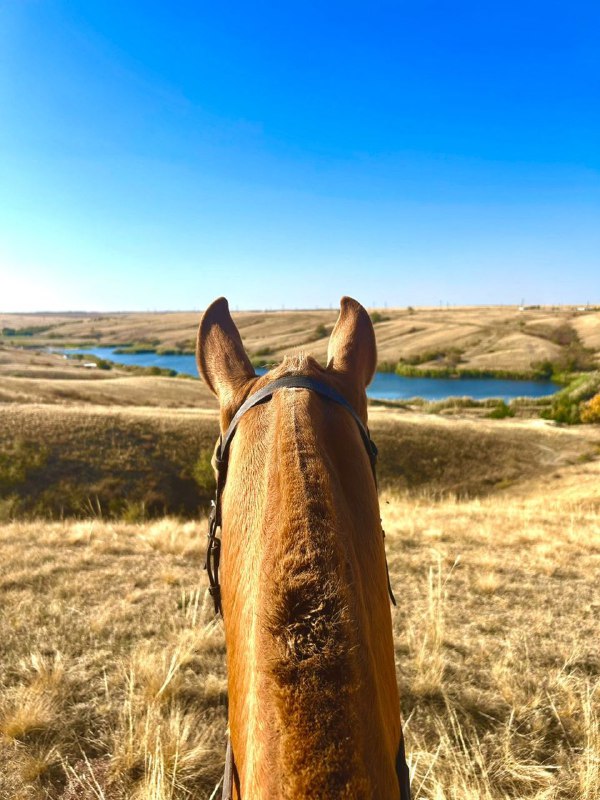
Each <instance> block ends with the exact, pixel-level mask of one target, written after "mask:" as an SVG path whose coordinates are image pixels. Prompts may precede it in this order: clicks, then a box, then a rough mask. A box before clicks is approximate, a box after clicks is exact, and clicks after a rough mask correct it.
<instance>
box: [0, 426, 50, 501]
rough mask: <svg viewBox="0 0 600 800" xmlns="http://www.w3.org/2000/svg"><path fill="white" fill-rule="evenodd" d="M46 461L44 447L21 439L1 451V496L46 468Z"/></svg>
mask: <svg viewBox="0 0 600 800" xmlns="http://www.w3.org/2000/svg"><path fill="white" fill-rule="evenodd" d="M46 460H47V452H46V450H45V448H44V447H39V446H36V445H35V444H33V443H32V442H25V441H22V440H21V439H17V440H16V441H15V442H13V443H12V444H11V445H9V446H8V447H6V449H4V450H2V451H0V494H4V493H5V492H8V491H10V490H11V489H14V488H16V487H17V486H20V485H21V484H23V483H25V481H26V480H27V478H28V477H29V476H30V475H31V474H32V473H34V472H36V471H37V470H39V469H41V468H42V467H44V465H45V464H46Z"/></svg>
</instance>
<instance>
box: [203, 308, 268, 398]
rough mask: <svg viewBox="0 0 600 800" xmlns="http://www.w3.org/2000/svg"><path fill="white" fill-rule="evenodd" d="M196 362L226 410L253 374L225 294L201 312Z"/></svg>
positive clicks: (253, 376)
mask: <svg viewBox="0 0 600 800" xmlns="http://www.w3.org/2000/svg"><path fill="white" fill-rule="evenodd" d="M196 362H197V364H198V372H199V373H200V375H201V376H202V377H203V378H204V381H205V383H206V384H207V385H208V388H209V389H211V391H213V392H214V394H216V395H217V397H218V398H219V403H220V405H221V409H222V410H225V411H226V410H228V407H229V406H230V405H231V404H232V403H233V402H234V401H235V397H236V395H237V393H238V392H239V391H240V390H241V389H243V387H244V386H245V385H246V383H247V382H248V381H249V380H250V379H251V378H255V377H256V374H255V372H254V369H253V367H252V364H251V363H250V359H249V358H248V356H247V355H246V351H245V350H244V345H243V344H242V338H241V336H240V333H239V331H238V329H237V328H236V326H235V322H234V321H233V320H232V318H231V314H230V313H229V306H228V304H227V300H226V299H225V298H224V297H219V299H218V300H215V301H214V303H211V305H210V306H209V307H208V308H207V309H206V311H205V312H204V314H203V316H202V319H201V321H200V327H199V329H198V340H197V343H196Z"/></svg>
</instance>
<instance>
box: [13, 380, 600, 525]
mask: <svg viewBox="0 0 600 800" xmlns="http://www.w3.org/2000/svg"><path fill="white" fill-rule="evenodd" d="M101 383H104V382H101ZM370 420H371V430H372V432H373V436H374V438H375V441H376V442H377V445H378V447H379V452H380V457H379V476H380V481H381V485H382V486H387V487H391V488H394V489H396V490H398V489H403V488H408V489H411V490H413V491H415V490H421V489H426V490H427V491H428V492H430V493H432V492H433V493H437V494H440V495H443V494H448V493H453V494H459V495H461V496H465V495H482V494H487V493H489V492H492V491H496V490H498V489H499V488H506V487H508V486H514V485H516V484H518V483H519V482H521V481H523V479H524V478H528V477H533V476H536V475H543V476H548V475H554V474H556V472H558V470H559V469H560V468H562V467H563V466H565V465H568V464H573V463H578V462H584V461H586V460H589V459H593V458H595V457H596V456H597V455H598V453H599V450H600V429H598V427H597V426H593V425H586V426H570V427H567V428H561V427H557V426H555V425H553V424H549V423H547V422H545V421H541V420H537V421H534V420H525V421H523V420H516V419H515V420H472V419H463V418H460V417H459V416H458V415H455V416H453V417H451V418H444V417H438V416H432V415H430V414H418V413H411V412H405V411H402V410H390V409H385V408H381V407H373V408H372V409H371V412H370ZM217 435H218V421H217V416H216V414H214V413H212V412H210V411H207V410H204V409H195V410H192V409H169V410H166V409H155V408H148V407H146V408H123V407H110V406H85V405H72V406H66V407H63V406H51V405H37V404H24V405H18V404H7V405H2V404H0V519H5V520H6V519H12V518H15V517H21V518H22V517H23V516H25V515H29V516H37V517H40V516H48V517H53V518H62V517H65V516H90V515H94V516H98V517H101V518H119V517H120V518H125V519H128V520H130V521H138V520H141V519H143V518H150V517H156V516H157V515H164V514H165V513H166V514H177V515H182V516H187V517H191V518H195V517H196V516H197V514H198V512H199V510H200V509H203V508H204V507H205V506H206V504H207V503H208V501H209V499H210V497H211V496H212V494H213V491H214V486H213V482H212V472H211V471H210V468H209V469H208V470H207V469H205V467H206V466H207V463H208V459H209V456H210V454H211V453H212V450H213V447H214V443H215V441H216V438H217ZM199 465H200V467H201V468H199Z"/></svg>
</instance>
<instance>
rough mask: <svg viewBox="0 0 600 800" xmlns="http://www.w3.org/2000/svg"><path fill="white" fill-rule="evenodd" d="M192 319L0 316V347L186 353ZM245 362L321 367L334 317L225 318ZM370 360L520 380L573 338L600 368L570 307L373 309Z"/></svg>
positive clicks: (599, 337)
mask: <svg viewBox="0 0 600 800" xmlns="http://www.w3.org/2000/svg"><path fill="white" fill-rule="evenodd" d="M199 316H200V314H199V312H170V313H167V312H165V313H155V314H143V313H137V314H134V313H120V314H63V315H61V314H53V315H41V314H40V315H36V314H0V331H2V330H5V331H6V330H7V329H8V330H9V331H11V335H9V336H6V335H5V336H1V337H0V343H4V344H18V345H31V344H34V343H39V344H44V345H58V344H82V343H87V344H96V345H103V344H107V345H108V344H111V345H128V346H132V345H133V346H136V347H145V348H156V349H159V350H178V351H189V352H191V351H193V348H194V342H195V336H196V329H197V326H198V320H199ZM233 316H234V319H235V322H236V324H237V326H238V327H239V330H240V332H241V334H242V338H243V340H244V344H245V345H246V348H247V350H248V352H249V353H250V354H251V355H252V356H254V357H255V358H266V359H267V360H274V361H280V360H281V359H282V358H283V356H284V355H286V354H287V353H291V352H297V350H298V349H305V350H307V351H309V352H310V353H312V354H313V355H314V356H315V357H316V358H319V359H322V360H324V359H325V356H326V353H327V341H328V338H329V333H330V332H331V329H332V327H333V325H334V323H335V320H336V317H337V311H334V310H320V311H272V312H268V313H265V312H263V311H256V312H251V311H245V312H238V313H234V314H233ZM372 316H373V320H374V322H375V327H376V332H377V342H378V350H379V359H380V361H381V362H389V363H396V362H397V361H398V360H400V359H403V360H408V361H412V360H415V359H416V362H417V363H419V364H421V365H423V366H425V367H427V366H433V367H443V366H446V365H447V364H448V363H450V364H453V365H456V364H460V366H461V367H463V368H466V369H479V370H489V369H492V370H508V371H527V370H530V369H531V365H532V363H534V362H540V361H544V360H550V361H557V360H560V358H561V355H564V353H565V352H566V351H567V350H568V348H569V346H570V345H572V344H573V337H577V339H578V341H579V343H580V345H581V346H582V347H584V348H589V349H590V351H591V356H590V357H591V359H592V362H593V361H595V363H596V365H598V364H600V359H599V353H600V310H598V309H597V308H596V309H588V310H583V311H579V310H577V309H576V308H574V307H566V306H560V307H554V308H550V307H541V308H540V307H534V308H527V309H525V310H523V311H520V310H519V309H518V308H517V307H510V306H488V307H465V308H421V309H412V308H408V309H380V310H378V311H374V312H372Z"/></svg>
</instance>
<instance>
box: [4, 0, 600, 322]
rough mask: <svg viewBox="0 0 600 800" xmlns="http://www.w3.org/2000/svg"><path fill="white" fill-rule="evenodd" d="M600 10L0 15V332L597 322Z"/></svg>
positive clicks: (543, 5)
mask: <svg viewBox="0 0 600 800" xmlns="http://www.w3.org/2000/svg"><path fill="white" fill-rule="evenodd" d="M599 40H600V6H599V5H598V4H597V3H591V2H590V3H585V2H584V3H578V2H574V3H573V2H572V3H565V2H560V3H556V2H551V0H546V2H528V1H527V0H523V1H522V2H518V3H517V2H508V3H502V4H501V3H480V2H477V3H475V2H460V1H458V2H454V3H446V2H428V0H420V2H412V3H408V2H400V1H397V2H383V3H379V2H370V3H364V2H363V3H359V2H352V0H347V2H343V3H341V2H340V3H337V2H335V3H332V2H320V3H316V2H310V1H309V2H307V1H306V0H305V2H302V3H296V2H288V3H273V2H271V3H265V2H258V1H255V2H253V3H239V2H231V3H229V4H222V3H210V4H208V3H203V2H195V3H185V2H171V3H165V2H164V1H163V2H151V1H150V2H144V3H141V2H137V0H132V1H131V2H128V3H114V2H111V1H110V0H104V1H103V2H95V0H86V2H85V3H84V2H78V1H77V0H71V2H59V1H57V0H5V1H4V2H3V3H2V5H0V310H4V311H10V310H21V311H28V310H41V309H48V310H61V309H87V310H118V309H141V310H145V309H150V310H152V309H157V310H158V309H186V308H202V307H204V306H205V305H206V304H207V303H208V302H210V301H211V300H212V299H213V298H214V297H216V296H218V295H221V294H225V295H226V296H228V297H229V299H230V303H231V305H232V306H233V307H239V308H281V307H282V306H283V307H286V308H293V307H314V306H320V307H327V306H329V305H334V306H335V305H336V304H337V302H338V300H339V298H340V296H341V295H342V294H352V295H354V296H355V297H357V298H358V299H360V300H361V301H362V302H363V303H365V304H366V305H374V306H384V305H386V304H387V305H389V306H406V305H425V304H427V305H437V304H438V303H440V302H442V303H451V304H478V303H519V302H520V301H521V300H522V299H524V300H525V301H526V302H528V303H559V302H564V303H584V302H587V301H590V302H595V303H598V302H600V48H599V47H598V41H599Z"/></svg>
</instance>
